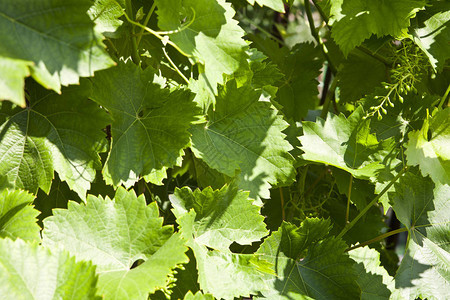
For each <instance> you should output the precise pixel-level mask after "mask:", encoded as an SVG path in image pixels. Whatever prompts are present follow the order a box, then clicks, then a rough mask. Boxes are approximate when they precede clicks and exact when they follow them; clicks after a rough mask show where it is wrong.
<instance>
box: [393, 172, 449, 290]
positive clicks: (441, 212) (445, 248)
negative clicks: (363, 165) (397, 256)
mask: <svg viewBox="0 0 450 300" xmlns="http://www.w3.org/2000/svg"><path fill="white" fill-rule="evenodd" d="M449 195H450V186H449V185H440V184H434V183H433V181H432V180H431V179H430V178H429V177H427V178H423V177H422V176H420V174H419V175H416V174H414V173H407V174H406V175H404V176H403V177H402V178H401V179H400V182H399V183H396V184H395V192H394V193H390V194H389V196H390V199H391V201H392V202H393V205H392V207H393V209H394V211H395V214H396V215H397V218H398V219H399V220H400V222H402V223H403V224H404V225H405V227H406V228H407V229H408V234H409V238H408V244H407V251H406V254H405V257H404V258H403V260H402V262H401V265H400V267H399V269H398V271H397V274H396V276H395V288H396V289H399V290H400V293H401V295H402V296H403V297H405V298H406V299H416V298H417V297H424V298H425V297H426V298H428V299H447V298H449V297H450V239H449V237H450V215H449V213H448V212H449V211H450V196H449Z"/></svg>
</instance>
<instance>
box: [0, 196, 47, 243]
mask: <svg viewBox="0 0 450 300" xmlns="http://www.w3.org/2000/svg"><path fill="white" fill-rule="evenodd" d="M33 199H34V197H33V195H30V194H28V193H27V192H25V191H9V190H3V191H1V192H0V237H1V238H4V237H9V238H11V239H15V238H21V239H23V240H26V241H40V239H41V237H40V234H39V231H40V228H39V226H38V225H37V223H36V221H37V219H36V217H37V215H38V214H39V212H38V211H37V210H35V209H34V208H33V207H32V206H31V205H30V204H31V203H32V202H33Z"/></svg>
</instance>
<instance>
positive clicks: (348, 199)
mask: <svg viewBox="0 0 450 300" xmlns="http://www.w3.org/2000/svg"><path fill="white" fill-rule="evenodd" d="M352 185H353V175H352V174H350V183H349V184H348V197H347V211H346V212H345V224H347V223H348V216H349V214H350V198H351V197H352Z"/></svg>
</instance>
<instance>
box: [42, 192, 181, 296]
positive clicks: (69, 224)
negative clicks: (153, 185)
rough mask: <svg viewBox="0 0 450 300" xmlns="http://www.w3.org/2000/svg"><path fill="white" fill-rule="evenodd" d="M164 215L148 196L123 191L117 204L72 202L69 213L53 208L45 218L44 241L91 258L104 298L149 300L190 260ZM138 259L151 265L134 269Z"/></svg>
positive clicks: (90, 200) (94, 199)
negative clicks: (178, 266) (151, 294)
mask: <svg viewBox="0 0 450 300" xmlns="http://www.w3.org/2000/svg"><path fill="white" fill-rule="evenodd" d="M158 214H159V212H158V207H157V205H156V202H153V203H151V204H150V205H146V202H145V197H144V196H143V195H142V196H139V197H136V194H135V193H134V191H126V190H125V189H123V188H121V187H119V188H118V189H117V192H116V196H115V198H114V200H111V199H109V198H108V197H107V198H106V199H103V198H102V197H99V198H97V197H94V196H92V195H89V196H88V198H87V200H86V205H80V204H77V203H74V202H72V201H70V202H69V205H68V209H56V210H53V216H51V217H49V218H47V219H45V220H44V228H45V229H44V231H43V240H44V244H45V245H48V246H50V247H57V246H63V247H64V248H65V249H66V250H68V251H69V252H70V253H72V254H74V255H76V256H77V258H78V259H85V260H91V261H92V262H93V263H94V264H95V265H96V266H97V274H99V285H98V287H99V290H100V292H101V294H102V295H108V296H111V297H112V296H114V297H117V298H120V299H123V297H124V295H127V294H128V297H129V298H126V299H147V296H148V294H149V293H151V292H154V290H155V289H156V288H160V287H164V286H165V283H166V277H167V276H168V275H169V274H170V272H171V269H172V268H174V267H175V266H176V265H177V264H181V263H183V262H187V258H186V256H185V255H184V252H185V251H186V250H187V249H186V247H185V246H183V245H184V241H183V240H181V239H180V237H173V238H171V239H169V238H170V237H171V235H172V232H173V227H172V226H162V221H163V220H162V218H159V217H158ZM138 260H144V261H145V262H144V263H142V264H141V265H139V266H138V267H136V268H132V266H133V264H134V263H135V262H136V261H138ZM135 281H138V282H139V283H140V284H137V285H136V284H135V283H134V282H135ZM144 281H145V282H146V283H145V284H143V282H144Z"/></svg>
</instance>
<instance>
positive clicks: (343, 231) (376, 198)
mask: <svg viewBox="0 0 450 300" xmlns="http://www.w3.org/2000/svg"><path fill="white" fill-rule="evenodd" d="M407 169H408V167H406V166H405V167H404V168H403V169H402V170H401V171H400V172H398V174H397V176H395V177H394V178H393V179H392V180H391V181H390V182H389V183H388V185H387V186H386V187H385V188H384V189H383V190H382V191H381V193H379V194H378V195H377V196H376V197H375V198H374V199H373V200H372V201H370V203H369V204H367V206H366V207H364V208H363V210H362V211H361V212H360V213H359V214H358V215H357V216H356V217H355V218H354V219H353V220H352V221H351V222H350V223H348V224H346V225H345V226H344V229H342V231H341V232H340V233H339V235H338V236H337V237H338V238H342V237H343V236H344V234H346V233H347V231H349V230H350V229H351V228H352V227H353V226H355V224H356V222H358V221H359V219H361V217H362V216H364V215H365V214H366V212H367V211H368V210H369V209H370V208H371V207H372V206H373V205H374V204H375V203H377V202H378V200H379V199H380V198H381V196H383V195H384V194H385V193H386V192H387V191H388V190H389V189H390V188H391V186H392V185H393V184H394V183H395V182H396V181H397V180H398V179H399V178H400V177H401V176H402V175H403V174H404V173H405V171H406V170H407Z"/></svg>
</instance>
